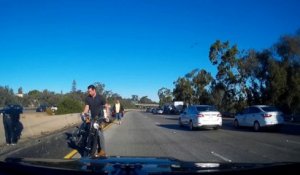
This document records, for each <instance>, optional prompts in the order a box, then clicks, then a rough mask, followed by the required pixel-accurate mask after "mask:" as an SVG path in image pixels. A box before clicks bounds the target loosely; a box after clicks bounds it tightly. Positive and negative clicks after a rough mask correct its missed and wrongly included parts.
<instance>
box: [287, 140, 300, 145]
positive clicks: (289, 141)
mask: <svg viewBox="0 0 300 175" xmlns="http://www.w3.org/2000/svg"><path fill="white" fill-rule="evenodd" d="M286 142H288V143H295V144H299V145H300V142H297V141H293V140H286Z"/></svg>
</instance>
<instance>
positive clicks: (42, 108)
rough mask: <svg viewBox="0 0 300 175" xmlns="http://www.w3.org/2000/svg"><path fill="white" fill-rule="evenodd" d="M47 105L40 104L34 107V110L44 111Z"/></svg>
mask: <svg viewBox="0 0 300 175" xmlns="http://www.w3.org/2000/svg"><path fill="white" fill-rule="evenodd" d="M47 108H48V106H47V105H40V106H39V107H38V108H36V110H35V111H36V112H45V111H46V110H47Z"/></svg>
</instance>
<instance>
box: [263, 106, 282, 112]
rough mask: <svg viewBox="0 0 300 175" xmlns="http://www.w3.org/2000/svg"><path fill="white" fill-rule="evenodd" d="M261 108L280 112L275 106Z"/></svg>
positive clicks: (266, 110)
mask: <svg viewBox="0 0 300 175" xmlns="http://www.w3.org/2000/svg"><path fill="white" fill-rule="evenodd" d="M261 109H262V110H264V111H265V112H280V110H279V109H277V108H276V107H274V106H266V107H261Z"/></svg>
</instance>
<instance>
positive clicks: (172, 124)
mask: <svg viewBox="0 0 300 175" xmlns="http://www.w3.org/2000/svg"><path fill="white" fill-rule="evenodd" d="M177 118H178V116H171V115H170V116H166V115H153V114H151V113H145V112H138V111H131V112H128V113H127V114H126V115H125V117H124V118H123V121H122V124H121V125H117V124H113V125H111V126H110V127H109V128H108V129H106V130H105V139H106V143H105V144H106V149H107V154H108V155H110V156H151V157H152V156H155V157H172V158H177V159H180V160H185V161H196V162H247V163H253V162H256V163H269V162H291V161H293V162H300V129H299V128H300V125H285V126H284V127H283V128H282V129H281V130H280V131H279V132H273V131H262V132H258V133H256V132H253V131H252V130H251V129H247V128H242V129H235V128H233V127H232V120H231V119H223V127H222V128H221V129H219V130H217V131H215V130H205V129H201V130H196V131H190V130H189V129H188V127H184V128H180V127H179V126H178V124H177V122H178V121H177ZM71 131H72V129H70V130H68V131H64V132H60V133H57V134H53V135H51V136H47V137H45V138H41V139H39V141H38V140H35V141H32V143H31V144H28V145H25V146H23V147H20V148H18V149H17V150H15V151H14V152H11V154H9V155H8V156H11V157H40V158H59V159H61V158H63V157H64V156H65V155H67V154H68V153H69V152H70V151H72V147H70V145H68V144H67V138H68V135H69V133H70V132H71ZM74 157H75V158H78V157H80V155H79V154H77V155H75V156H74Z"/></svg>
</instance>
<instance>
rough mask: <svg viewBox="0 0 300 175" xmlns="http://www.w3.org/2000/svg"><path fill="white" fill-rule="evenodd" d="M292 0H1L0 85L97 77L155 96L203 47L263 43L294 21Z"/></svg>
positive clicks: (82, 84) (202, 64)
mask: <svg viewBox="0 0 300 175" xmlns="http://www.w3.org/2000/svg"><path fill="white" fill-rule="evenodd" d="M299 7H300V1H298V0H273V1H267V0H265V1H261V0H251V1H250V0H243V1H233V0H230V1H222V0H218V1H217V0H181V1H179V0H144V1H143V0H135V1H130V0H119V1H115V0H110V1H100V0H89V1H87V0H82V1H78V0H64V1H61V0H42V1H39V0H36V1H32V0H26V1H23V0H19V1H16V0H0V60H1V63H0V65H1V69H0V86H5V85H8V86H9V87H11V88H13V89H14V91H15V92H16V91H17V89H18V88H19V87H23V90H24V91H25V93H26V92H28V91H30V90H33V89H38V90H43V89H48V90H51V91H55V92H60V91H63V92H69V91H70V89H71V84H72V81H73V80H76V82H77V89H81V90H86V87H87V86H88V85H89V84H91V83H94V82H102V83H104V84H105V85H106V89H107V90H112V91H113V92H116V93H119V94H120V95H122V96H123V97H131V95H133V94H137V95H139V97H141V96H144V95H147V96H148V97H150V98H151V99H153V100H156V101H157V100H158V97H157V91H158V89H159V88H161V87H167V88H170V89H173V82H174V81H175V80H176V79H177V78H178V77H179V76H184V75H185V74H186V73H188V72H190V71H191V70H193V69H195V68H198V69H206V70H208V71H210V72H211V73H212V74H213V75H215V73H216V68H215V67H213V66H212V64H211V63H210V62H209V59H208V53H209V47H210V45H211V44H212V43H213V42H214V41H216V40H217V39H220V40H223V41H225V40H229V41H230V42H231V43H232V44H237V45H238V47H239V48H240V49H246V50H247V49H250V48H254V49H257V50H260V49H263V48H268V47H270V46H271V45H272V44H273V43H275V42H276V41H277V40H278V38H279V37H280V36H281V35H283V34H293V33H295V31H296V30H297V29H299V28H300V10H299Z"/></svg>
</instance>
